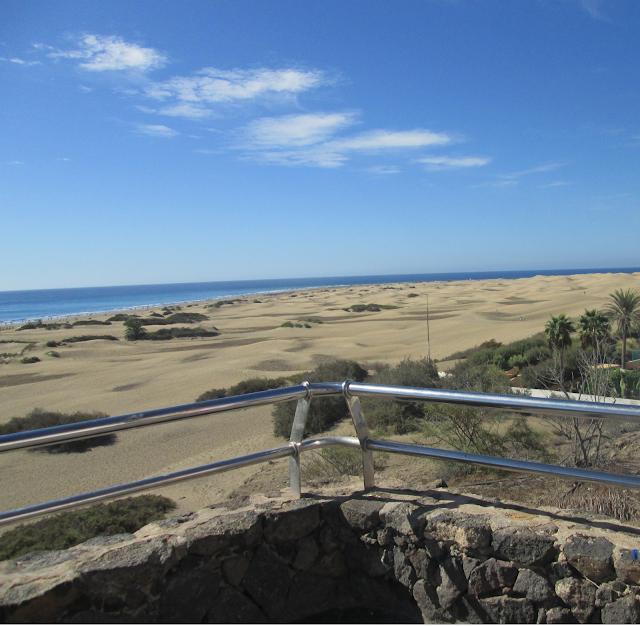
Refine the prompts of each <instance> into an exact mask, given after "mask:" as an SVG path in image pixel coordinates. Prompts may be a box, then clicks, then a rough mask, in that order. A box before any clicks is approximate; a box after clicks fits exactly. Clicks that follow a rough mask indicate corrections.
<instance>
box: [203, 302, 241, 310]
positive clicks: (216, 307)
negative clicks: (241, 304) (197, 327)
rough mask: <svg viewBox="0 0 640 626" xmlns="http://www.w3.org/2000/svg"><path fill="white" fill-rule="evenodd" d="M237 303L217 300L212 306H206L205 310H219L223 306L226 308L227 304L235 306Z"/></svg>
mask: <svg viewBox="0 0 640 626" xmlns="http://www.w3.org/2000/svg"><path fill="white" fill-rule="evenodd" d="M236 302H237V300H216V301H215V302H212V303H211V304H205V306H204V308H205V309H210V308H214V309H219V308H220V307H221V306H224V305H225V304H235V303H236Z"/></svg>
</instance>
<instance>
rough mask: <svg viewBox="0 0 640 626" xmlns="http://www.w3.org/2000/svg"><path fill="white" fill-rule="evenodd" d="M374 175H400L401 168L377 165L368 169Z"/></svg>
mask: <svg viewBox="0 0 640 626" xmlns="http://www.w3.org/2000/svg"><path fill="white" fill-rule="evenodd" d="M367 171H368V172H371V173H372V174H385V175H386V174H399V173H400V168H399V167H396V166H395V165H375V166H374V167H370V168H368V169H367Z"/></svg>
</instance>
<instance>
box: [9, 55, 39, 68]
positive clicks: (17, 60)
mask: <svg viewBox="0 0 640 626" xmlns="http://www.w3.org/2000/svg"><path fill="white" fill-rule="evenodd" d="M2 60H3V61H7V60H8V61H9V62H10V63H17V64H18V65H24V66H25V67H29V66H31V65H40V64H41V61H25V60H23V59H19V58H17V57H14V58H12V59H2Z"/></svg>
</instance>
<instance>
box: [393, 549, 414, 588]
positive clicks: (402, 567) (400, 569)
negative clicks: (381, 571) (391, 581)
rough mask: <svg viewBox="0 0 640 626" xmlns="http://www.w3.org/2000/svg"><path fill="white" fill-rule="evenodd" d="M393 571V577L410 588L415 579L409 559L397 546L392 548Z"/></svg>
mask: <svg viewBox="0 0 640 626" xmlns="http://www.w3.org/2000/svg"><path fill="white" fill-rule="evenodd" d="M393 573H394V577H395V579H396V580H397V581H398V582H399V583H400V584H401V585H404V586H405V587H407V588H408V589H412V588H413V585H414V583H415V582H416V580H417V576H416V572H415V570H414V569H413V565H412V564H411V560H410V559H409V558H408V557H407V556H406V555H405V553H404V552H403V551H402V550H401V549H400V548H398V547H396V548H394V550H393Z"/></svg>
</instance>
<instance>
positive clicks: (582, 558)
mask: <svg viewBox="0 0 640 626" xmlns="http://www.w3.org/2000/svg"><path fill="white" fill-rule="evenodd" d="M613 548H614V545H613V544H612V543H611V542H610V541H609V540H608V539H605V538H604V537H588V536H585V535H574V536H573V537H570V538H569V539H568V540H567V541H566V543H565V544H564V546H563V548H562V551H563V552H564V554H565V556H566V557H567V562H568V563H570V564H571V565H573V567H575V568H576V569H577V570H578V571H579V572H580V573H581V574H582V575H583V576H584V577H585V578H589V579H590V580H592V581H593V582H595V583H602V582H605V581H607V580H611V579H612V578H613V577H615V570H614V568H613V560H612V554H613Z"/></svg>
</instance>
